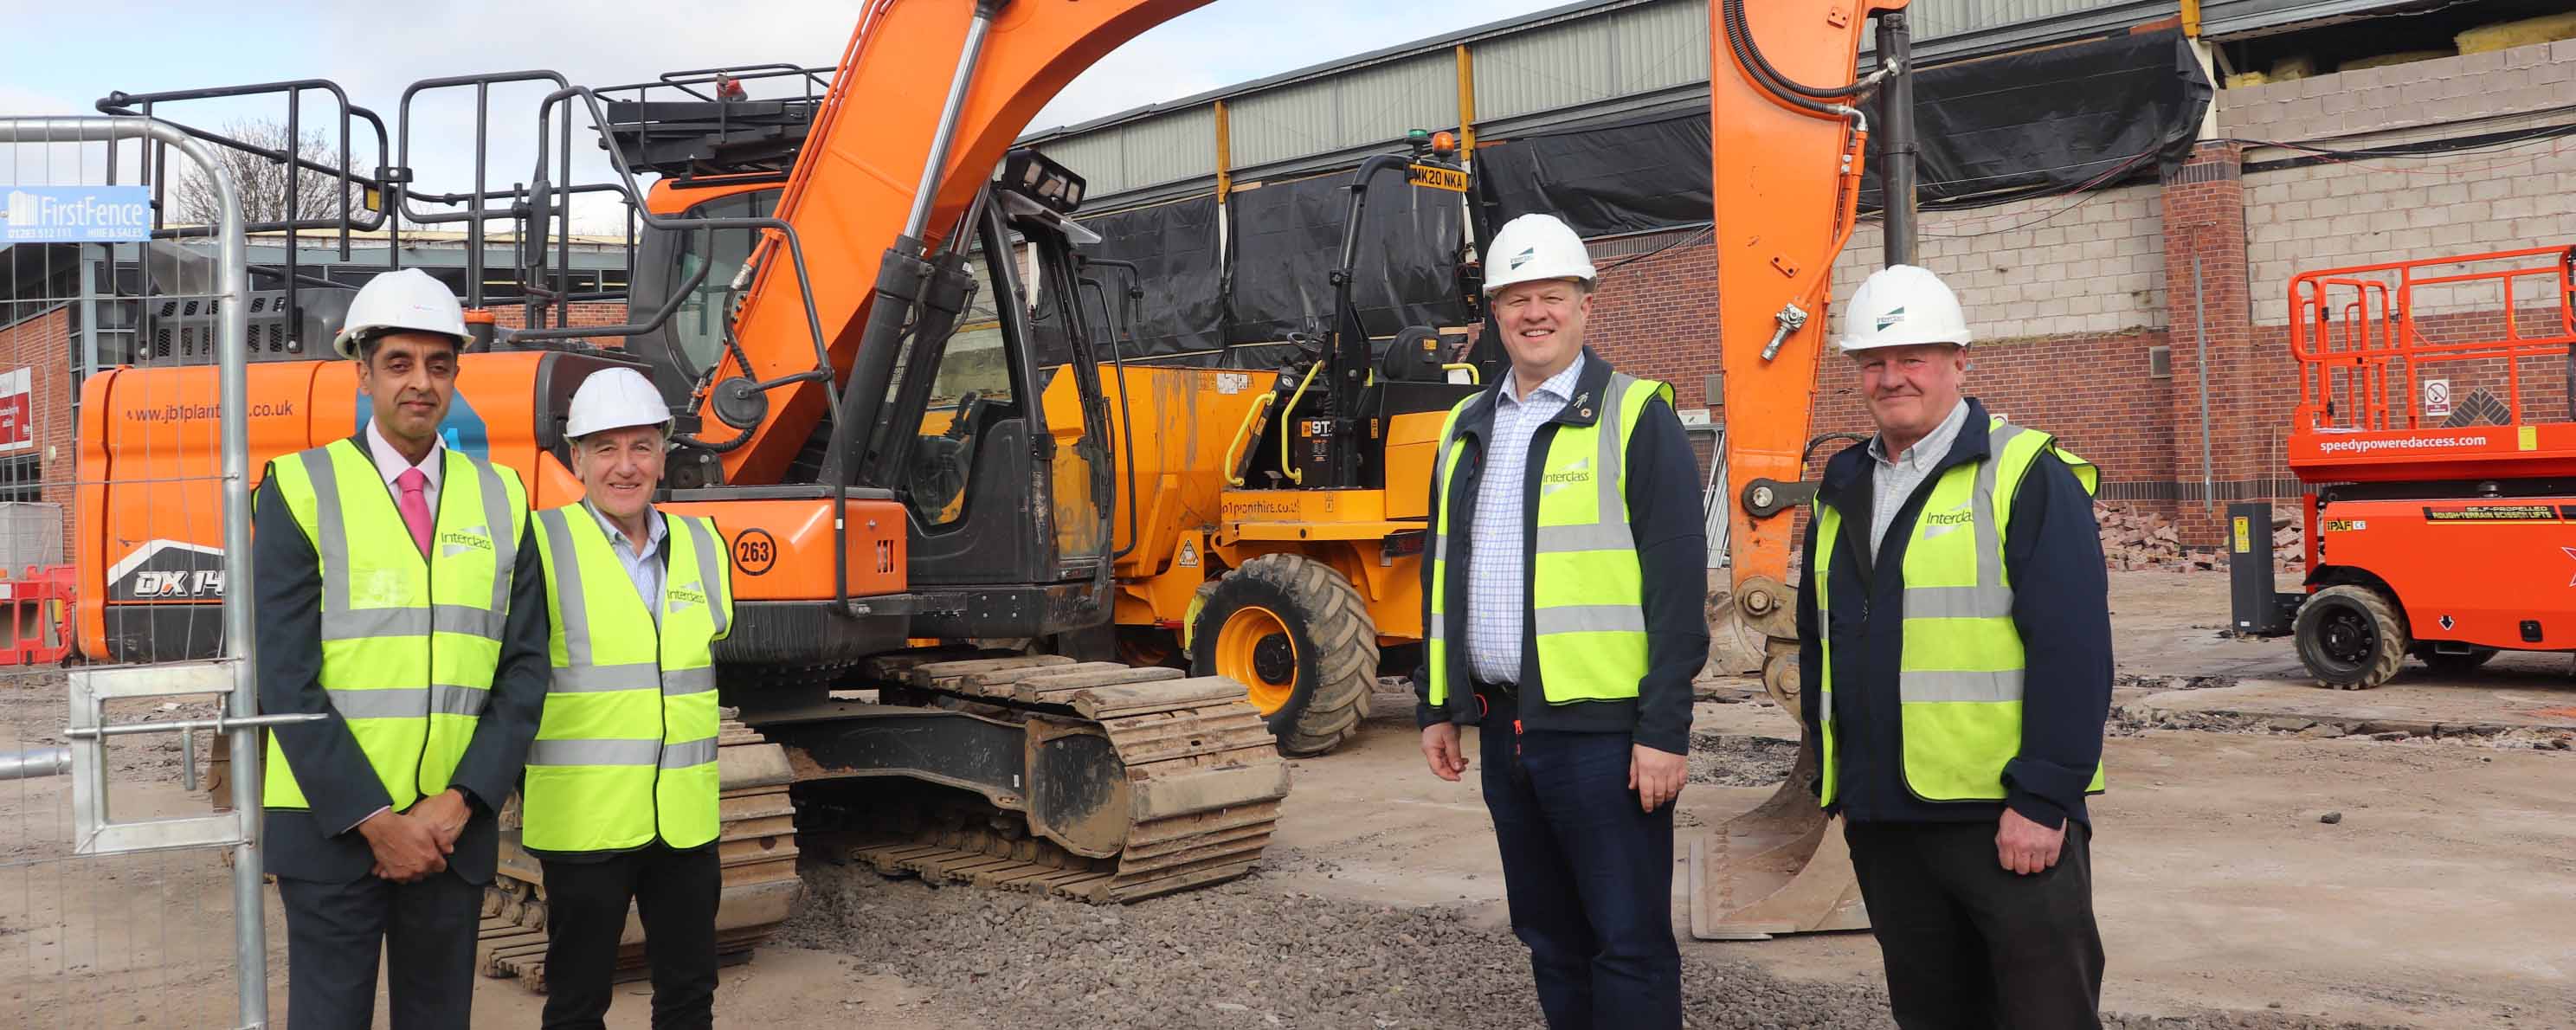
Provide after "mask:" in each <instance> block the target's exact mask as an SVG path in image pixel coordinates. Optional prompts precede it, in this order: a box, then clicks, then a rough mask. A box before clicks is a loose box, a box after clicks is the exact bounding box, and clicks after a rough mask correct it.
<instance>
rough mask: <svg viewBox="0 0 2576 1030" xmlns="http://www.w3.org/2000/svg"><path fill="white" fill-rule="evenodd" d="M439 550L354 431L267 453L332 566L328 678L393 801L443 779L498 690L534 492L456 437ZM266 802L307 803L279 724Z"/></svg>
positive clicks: (328, 576) (283, 492)
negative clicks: (423, 538)
mask: <svg viewBox="0 0 2576 1030" xmlns="http://www.w3.org/2000/svg"><path fill="white" fill-rule="evenodd" d="M440 453H442V454H444V455H446V459H445V464H444V465H443V466H442V471H441V473H440V479H439V489H438V514H437V516H436V518H435V520H434V522H433V523H432V525H433V526H434V527H435V528H434V529H433V530H432V534H431V538H430V548H429V557H428V558H427V559H426V560H424V559H423V558H422V557H421V553H420V546H419V545H418V544H415V543H413V542H412V535H411V528H410V527H409V526H406V525H405V524H404V523H403V518H402V513H401V512H400V511H399V510H398V509H396V508H395V507H394V498H393V493H392V492H391V491H390V490H387V489H386V487H385V481H384V477H383V476H382V475H381V474H380V473H379V472H378V471H377V469H376V463H375V460H374V459H373V458H371V457H369V456H368V455H367V454H366V453H365V451H363V450H362V449H360V448H359V446H358V445H357V444H356V443H355V442H354V441H350V440H345V439H343V440H334V441H332V442H330V443H329V444H326V445H324V446H321V447H315V448H312V449H311V450H306V451H301V452H298V453H296V454H292V455H288V456H286V457H283V458H279V459H278V460H277V461H275V462H273V463H271V464H270V465H269V472H268V474H269V475H272V476H275V477H277V489H278V494H279V496H281V497H283V498H285V500H286V507H287V510H288V511H289V512H290V513H292V514H293V515H294V516H295V523H296V525H298V526H300V527H302V528H303V530H304V533H305V536H306V537H308V538H310V539H311V540H312V543H313V552H314V554H315V555H316V556H317V557H318V558H319V559H320V565H321V570H320V571H321V573H322V640H321V647H322V673H321V681H322V689H323V690H324V691H325V692H326V693H328V694H329V695H330V699H331V707H332V708H333V709H335V710H337V711H338V712H339V713H340V717H341V718H342V719H345V720H347V721H348V725H349V734H350V736H352V737H355V738H356V739H357V742H358V748H359V750H361V751H364V752H366V755H367V764H369V765H370V766H373V767H374V768H375V771H376V776H377V778H378V779H380V780H382V781H383V782H384V786H385V793H386V795H387V796H389V797H390V798H391V799H392V801H393V807H394V809H395V810H396V811H400V810H402V809H405V808H409V807H411V805H412V803H413V802H415V801H418V800H420V798H421V797H423V796H424V795H428V794H434V793H437V792H438V791H442V790H445V789H447V786H448V782H447V781H448V776H449V775H450V774H453V773H454V772H455V771H456V763H457V762H458V761H460V760H462V759H463V758H464V756H465V747H466V745H467V744H468V743H470V742H471V741H472V740H473V739H474V727H475V726H476V725H477V723H478V722H479V721H480V719H481V716H482V714H483V709H484V707H485V706H486V704H488V703H489V701H490V698H491V696H492V671H493V669H494V667H495V666H497V665H499V664H500V661H501V631H502V627H503V626H504V625H506V624H507V623H508V621H509V613H510V570H511V568H512V567H513V566H514V565H515V564H516V563H517V562H518V545H519V537H518V528H519V526H520V525H521V524H523V523H525V522H526V521H527V514H528V497H527V493H526V491H525V488H524V487H522V486H521V485H520V483H519V477H518V474H517V473H514V472H512V471H510V470H509V469H506V468H503V467H501V466H498V465H493V464H489V463H487V462H482V461H477V460H475V459H473V458H470V457H467V456H465V455H463V454H460V453H458V452H457V450H456V449H455V448H453V447H447V448H441V449H440ZM260 803H261V804H262V805H265V806H266V807H269V808H289V809H294V808H308V807H310V806H309V805H308V804H307V803H306V801H305V798H304V791H303V790H302V789H301V788H300V787H298V786H297V785H296V782H295V772H294V770H292V769H289V768H288V767H287V765H286V755H285V753H284V751H282V750H281V749H280V748H279V747H278V744H277V740H276V738H275V737H274V736H272V737H271V738H270V739H269V742H268V770H267V774H266V777H265V778H264V780H263V782H262V788H261V800H260Z"/></svg>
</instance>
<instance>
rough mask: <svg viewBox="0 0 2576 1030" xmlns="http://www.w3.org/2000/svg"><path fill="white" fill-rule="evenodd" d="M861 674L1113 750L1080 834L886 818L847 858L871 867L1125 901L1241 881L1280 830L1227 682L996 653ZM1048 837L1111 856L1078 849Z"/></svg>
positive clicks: (1001, 813)
mask: <svg viewBox="0 0 2576 1030" xmlns="http://www.w3.org/2000/svg"><path fill="white" fill-rule="evenodd" d="M869 672H870V674H871V675H872V676H874V677H875V678H876V679H877V680H878V681H879V683H881V684H883V685H886V686H896V685H899V688H898V689H910V690H912V691H916V692H922V693H927V694H929V695H931V696H932V699H933V700H934V701H935V702H936V703H939V704H942V705H946V706H950V707H954V708H957V709H959V710H961V711H968V712H972V713H975V714H978V715H982V716H986V717H992V718H1003V719H1010V720H1015V721H1019V722H1021V723H1022V724H1023V725H1024V726H1025V727H1026V728H1027V729H1028V732H1029V736H1030V739H1031V740H1032V741H1034V742H1038V744H1035V745H1033V746H1043V744H1044V743H1046V742H1052V741H1058V740H1064V739H1067V738H1074V737H1094V736H1096V737H1099V738H1103V739H1105V741H1106V743H1107V745H1108V756H1109V761H1107V762H1105V763H1103V764H1105V765H1106V766H1108V767H1107V768H1101V769H1098V770H1096V772H1097V773H1098V774H1099V776H1100V778H1101V781H1102V782H1101V783H1100V787H1101V788H1102V789H1104V790H1106V791H1107V792H1108V793H1109V795H1110V798H1109V800H1108V801H1107V802H1106V803H1104V804H1102V805H1100V806H1099V809H1098V811H1099V812H1100V814H1099V815H1098V816H1097V817H1094V818H1088V819H1084V820H1082V821H1081V824H1080V825H1069V826H1049V825H1047V824H1046V823H1045V822H1044V820H1045V818H1046V816H1045V815H1044V813H1038V814H1031V813H1027V812H1015V811H1007V810H1003V809H1000V808H992V809H980V810H979V809H973V808H969V807H967V806H961V805H956V804H945V805H930V806H914V807H912V808H908V809H904V810H900V811H897V812H894V813H890V814H889V817H887V818H884V819H881V820H878V821H877V825H876V826H875V827H873V828H871V830H870V831H869V832H867V833H866V834H864V835H863V836H862V839H861V841H860V843H858V844H857V845H856V846H855V847H854V848H853V849H852V851H851V853H850V854H851V857H853V858H855V859H857V860H859V861H863V862H865V863H867V864H869V865H871V866H873V867H875V868H876V869H877V871H879V872H880V873H884V874H886V875H905V874H909V875H916V876H920V877H922V878H923V879H925V880H932V881H942V882H950V883H967V884H973V885H976V886H981V887H997V888H1002V889H1007V890H1019V891H1029V892H1036V893H1043V894H1050V895H1054V896H1057V897H1062V898H1070V899H1074V900H1078V901H1084V902H1090V903H1095V904H1123V903H1126V902H1132V901H1138V900H1142V899H1145V898H1151V897H1155V896H1158V895H1164V894H1171V893H1175V892H1179V891H1185V890H1190V889H1194V888H1198V887H1205V886H1208V885H1210V884H1216V883H1223V882H1225V881H1227V880H1232V879H1235V878H1237V877H1240V876H1242V875H1244V874H1245V873H1248V872H1250V871H1251V870H1252V868H1253V867H1254V865H1256V864H1257V863H1258V862H1259V861H1260V858H1261V853H1262V851H1263V849H1264V848H1266V847H1268V845H1269V843H1270V835H1271V831H1272V828H1273V827H1274V826H1275V825H1276V824H1277V823H1278V819H1279V801H1280V799H1281V798H1283V797H1285V796H1286V795H1287V792H1288V769H1287V760H1286V759H1284V758H1282V757H1280V755H1279V752H1278V748H1277V746H1276V743H1275V740H1274V738H1273V737H1272V735H1271V732H1270V729H1269V726H1268V725H1267V724H1266V723H1264V722H1263V721H1262V718H1261V714H1260V713H1259V712H1258V711H1256V710H1255V709H1254V708H1253V707H1252V706H1251V705H1250V704H1249V703H1247V701H1246V694H1245V690H1244V686H1243V684H1242V683H1240V682H1237V681H1235V680H1232V679H1227V678H1225V677H1219V676H1207V677H1196V678H1191V677H1187V676H1186V675H1185V674H1184V673H1182V672H1181V671H1180V670H1178V669H1171V668H1160V667H1146V668H1134V667H1129V666H1126V665H1122V664H1118V663H1112V662H1076V661H1074V660H1072V659H1070V658H1065V657H1061V656H1055V655H1013V654H999V655H997V654H994V653H990V652H932V653H926V654H907V655H899V656H889V657H886V658H881V659H877V660H875V661H874V662H872V663H871V668H870V669H869ZM1086 772H1087V773H1088V772H1090V771H1088V770H1087V771H1086ZM1040 789H1043V788H1040ZM1033 793H1034V791H1033ZM1047 830H1053V831H1055V832H1054V833H1052V834H1050V833H1047V832H1044V831H1047ZM1050 837H1061V838H1070V839H1072V840H1076V841H1080V842H1083V843H1086V844H1090V845H1092V847H1091V848H1090V849H1089V850H1095V851H1108V850H1110V849H1112V848H1114V852H1113V853H1109V854H1098V855H1083V854H1077V853H1075V852H1074V851H1073V850H1072V849H1071V848H1068V847H1067V846H1066V845H1065V844H1063V843H1059V841H1058V840H1055V839H1049V838H1050Z"/></svg>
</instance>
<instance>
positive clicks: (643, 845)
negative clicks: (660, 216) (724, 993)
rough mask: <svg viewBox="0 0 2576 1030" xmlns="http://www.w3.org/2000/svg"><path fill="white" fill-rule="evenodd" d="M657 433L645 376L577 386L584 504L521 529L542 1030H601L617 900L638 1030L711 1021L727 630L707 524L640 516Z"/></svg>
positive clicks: (526, 840) (574, 432)
mask: <svg viewBox="0 0 2576 1030" xmlns="http://www.w3.org/2000/svg"><path fill="white" fill-rule="evenodd" d="M670 423H671V412H670V409H669V408H668V407H667V406H665V405H664V403H663V401H662V395H661V392H660V391H658V390H655V389H654V388H653V384H652V383H651V382H649V381H647V380H646V379H645V378H644V376H643V375H642V374H640V373H637V372H636V371H634V370H633V369H629V368H623V367H612V368H607V369H602V370H600V371H597V372H593V373H591V374H590V376H589V378H587V379H584V380H582V384H581V388H580V389H579V390H576V391H574V393H573V396H572V410H571V412H570V413H569V417H568V418H567V419H566V422H565V425H564V435H565V437H566V438H567V440H568V446H569V448H570V450H571V452H572V471H573V475H574V476H575V477H576V478H578V479H580V480H581V485H582V490H583V498H582V500H581V502H580V503H578V504H572V505H567V506H565V507H561V508H549V509H547V510H545V511H541V512H538V513H537V517H536V518H537V526H538V535H537V539H538V550H539V552H540V553H541V554H542V556H543V558H544V562H545V571H546V582H547V583H548V584H549V586H550V590H549V593H548V596H547V610H548V612H549V614H550V615H551V616H552V618H551V620H550V625H552V627H553V635H552V638H551V640H550V642H549V647H548V651H549V653H550V654H551V656H552V660H553V664H554V687H553V690H552V692H550V693H549V694H547V695H546V708H545V719H544V721H543V722H542V723H540V724H539V726H538V728H537V740H536V744H535V746H534V747H532V748H531V749H530V750H529V752H528V778H527V783H526V786H525V787H524V788H523V794H522V799H521V803H520V811H521V823H522V829H521V831H520V843H521V844H522V845H523V846H525V847H526V848H527V849H528V851H529V852H530V853H532V854H534V855H536V856H537V859H538V861H539V862H541V863H542V864H543V865H544V867H545V878H546V879H545V887H546V935H547V938H548V939H547V942H546V1007H545V1026H546V1027H547V1028H548V1030H554V1028H569V1027H584V1028H597V1027H599V1026H601V1025H602V1024H601V1021H602V1019H603V1018H604V1017H606V1016H607V1014H608V1007H609V1001H610V999H611V996H612V992H611V988H612V986H613V983H612V981H613V978H614V974H615V973H616V971H617V950H618V940H619V938H620V937H622V936H623V935H624V934H625V930H626V907H627V904H628V903H629V902H632V903H633V904H634V906H635V908H636V911H637V913H638V914H639V915H640V916H641V917H642V919H643V923H644V950H645V953H646V955H647V957H648V958H649V959H650V960H651V962H652V966H653V1026H654V1027H655V1028H656V1030H673V1028H699V1030H703V1028H705V1027H708V1026H711V1025H712V1024H713V1021H714V1018H715V1016H714V1012H715V992H716V942H715V933H716V899H717V895H718V894H719V892H720V891H721V890H722V882H721V881H722V869H721V868H720V866H719V864H718V856H717V854H716V836H717V828H716V823H717V796H718V794H719V792H720V790H721V787H720V785H719V784H718V782H717V779H718V777H717V771H716V770H717V766H716V737H717V724H718V722H719V721H720V718H719V716H718V714H717V711H716V678H715V661H714V655H713V647H714V644H715V642H716V641H718V640H721V639H724V637H725V635H726V633H727V632H729V630H730V628H731V626H732V624H733V586H732V582H731V580H730V579H729V578H728V577H729V576H730V574H731V570H732V568H733V565H732V563H731V562H730V561H727V560H726V552H725V548H724V545H723V539H724V538H723V537H722V536H721V535H719V534H718V533H717V531H716V527H715V523H714V522H713V521H712V520H710V519H707V518H705V517H702V516H691V515H680V514H676V513H672V514H665V513H663V512H661V511H658V510H656V509H655V508H654V505H653V492H654V491H655V490H656V489H657V488H659V487H660V485H661V482H662V465H663V457H664V451H665V449H666V448H667V446H668V444H669V438H670Z"/></svg>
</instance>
